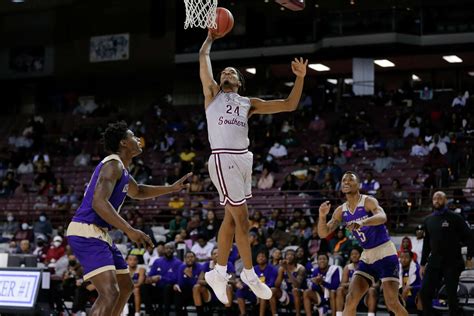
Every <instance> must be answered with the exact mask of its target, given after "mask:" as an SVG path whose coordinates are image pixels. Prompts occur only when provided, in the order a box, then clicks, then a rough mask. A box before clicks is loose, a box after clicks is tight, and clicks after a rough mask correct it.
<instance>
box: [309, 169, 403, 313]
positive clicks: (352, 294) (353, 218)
mask: <svg viewBox="0 0 474 316" xmlns="http://www.w3.org/2000/svg"><path fill="white" fill-rule="evenodd" d="M341 182H342V189H341V190H342V193H344V194H345V195H346V200H347V202H345V203H344V204H343V205H341V206H339V207H338V208H336V210H335V211H334V213H333V215H332V219H331V220H330V221H329V222H326V216H327V215H328V213H329V211H330V209H331V204H330V203H329V201H327V202H324V203H323V204H321V206H320V207H319V222H318V231H319V235H320V236H321V238H325V237H326V236H328V235H329V234H330V233H331V232H333V231H334V230H336V228H337V227H338V226H339V225H340V224H341V223H342V222H344V223H345V224H346V226H347V229H349V230H351V231H352V233H353V234H354V237H355V238H356V239H357V240H358V241H359V243H360V245H361V246H362V248H363V249H364V251H363V252H362V256H361V259H360V263H359V266H358V268H357V271H356V272H355V273H354V277H353V278H352V280H351V283H350V285H349V293H348V295H347V300H346V306H345V307H344V312H343V315H346V316H347V315H355V314H356V309H357V305H358V304H359V302H360V300H361V299H362V297H363V296H364V295H365V293H366V292H367V291H368V290H369V287H370V285H371V284H373V283H374V282H375V279H381V280H382V283H383V293H384V298H385V304H386V305H387V307H388V309H389V310H390V311H392V312H394V313H395V315H397V316H398V315H408V313H407V311H406V310H405V308H404V307H403V306H402V305H401V304H400V302H399V300H398V285H399V284H398V283H399V280H398V277H399V275H398V270H399V267H398V257H397V249H396V248H395V245H394V244H393V242H392V241H391V240H390V236H389V235H388V231H387V228H386V227H385V222H386V221H387V215H386V214H385V212H384V210H383V209H382V208H381V207H380V205H379V203H378V201H377V199H375V198H373V197H371V196H367V195H362V194H360V192H359V186H360V181H359V178H358V177H357V175H356V174H355V173H353V172H346V173H345V174H344V175H343V177H342V181H341ZM338 316H339V315H338Z"/></svg>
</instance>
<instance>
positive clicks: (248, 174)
mask: <svg viewBox="0 0 474 316" xmlns="http://www.w3.org/2000/svg"><path fill="white" fill-rule="evenodd" d="M252 165H253V154H252V153H251V152H246V153H243V154H226V153H214V154H212V155H211V156H210V157H209V175H210V176H211V180H212V183H213V184H214V186H215V187H216V188H217V191H218V192H219V202H220V204H221V205H226V204H227V203H229V204H230V205H233V206H237V205H242V204H244V203H245V202H246V201H247V199H248V198H251V197H252Z"/></svg>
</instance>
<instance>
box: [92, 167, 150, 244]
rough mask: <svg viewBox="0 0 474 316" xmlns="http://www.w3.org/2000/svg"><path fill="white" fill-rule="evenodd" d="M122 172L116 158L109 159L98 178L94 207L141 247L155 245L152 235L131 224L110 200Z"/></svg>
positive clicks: (102, 216)
mask: <svg viewBox="0 0 474 316" xmlns="http://www.w3.org/2000/svg"><path fill="white" fill-rule="evenodd" d="M122 172H123V167H122V165H121V164H120V163H119V162H118V161H116V160H112V161H109V162H108V163H106V164H105V165H104V166H103V167H102V169H101V170H100V173H99V178H98V179H97V185H96V187H95V191H94V198H93V200H92V207H93V208H94V210H95V211H96V212H97V214H99V216H100V217H101V218H102V219H103V220H104V221H106V222H107V223H109V224H110V225H112V226H114V227H116V228H118V229H120V230H121V231H123V232H124V233H125V234H127V236H128V237H129V238H130V239H131V240H132V241H134V242H135V243H136V244H137V245H138V246H139V247H140V246H142V245H143V246H146V245H147V244H148V245H150V246H152V247H153V246H154V245H153V242H152V241H151V238H150V236H148V235H147V234H145V233H144V232H142V231H140V230H138V229H134V228H133V227H132V226H130V224H129V223H128V222H127V221H125V220H124V219H123V218H122V217H121V216H120V215H119V214H118V213H117V212H116V211H115V209H114V207H113V206H112V204H110V202H109V198H110V196H111V195H112V192H113V190H114V187H115V184H116V183H117V181H118V180H119V179H120V177H121V176H122Z"/></svg>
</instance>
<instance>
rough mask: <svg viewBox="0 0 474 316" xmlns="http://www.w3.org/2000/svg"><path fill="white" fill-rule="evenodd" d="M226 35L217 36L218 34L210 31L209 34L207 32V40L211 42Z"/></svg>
mask: <svg viewBox="0 0 474 316" xmlns="http://www.w3.org/2000/svg"><path fill="white" fill-rule="evenodd" d="M224 35H225V34H223V35H217V34H216V33H214V32H213V29H208V32H207V38H208V39H210V40H211V41H214V40H216V39H219V38H221V37H224Z"/></svg>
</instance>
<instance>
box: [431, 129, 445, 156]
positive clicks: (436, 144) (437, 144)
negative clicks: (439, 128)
mask: <svg viewBox="0 0 474 316" xmlns="http://www.w3.org/2000/svg"><path fill="white" fill-rule="evenodd" d="M435 147H437V148H438V149H439V152H440V153H441V155H446V153H447V152H448V146H446V143H445V142H444V141H442V140H441V137H440V135H439V134H435V135H434V136H433V142H431V144H430V146H429V149H430V151H433V148H435Z"/></svg>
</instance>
